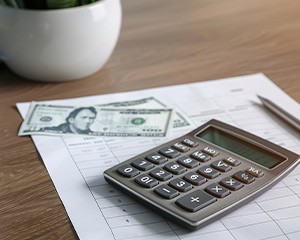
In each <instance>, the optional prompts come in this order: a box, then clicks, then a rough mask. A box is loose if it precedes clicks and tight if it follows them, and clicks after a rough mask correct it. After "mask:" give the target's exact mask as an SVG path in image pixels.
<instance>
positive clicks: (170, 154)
mask: <svg viewBox="0 0 300 240" xmlns="http://www.w3.org/2000/svg"><path fill="white" fill-rule="evenodd" d="M159 153H160V154H162V155H164V156H165V157H167V158H176V157H178V156H179V155H180V153H179V152H178V151H176V150H174V149H172V148H169V147H166V148H162V149H160V150H159Z"/></svg>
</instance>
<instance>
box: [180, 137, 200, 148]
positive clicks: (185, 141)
mask: <svg viewBox="0 0 300 240" xmlns="http://www.w3.org/2000/svg"><path fill="white" fill-rule="evenodd" d="M181 142H182V143H183V144H185V145H187V146H189V147H197V146H198V145H199V143H197V142H195V141H192V140H190V139H188V138H186V139H184V140H183V141H181Z"/></svg>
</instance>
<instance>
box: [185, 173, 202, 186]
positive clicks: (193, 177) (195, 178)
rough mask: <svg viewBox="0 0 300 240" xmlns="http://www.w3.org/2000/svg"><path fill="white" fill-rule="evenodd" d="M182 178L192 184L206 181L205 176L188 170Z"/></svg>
mask: <svg viewBox="0 0 300 240" xmlns="http://www.w3.org/2000/svg"><path fill="white" fill-rule="evenodd" d="M183 179H184V180H186V181H188V182H189V183H191V184H193V185H197V186H199V185H201V184H203V183H205V182H206V178H205V177H202V176H201V175H199V174H197V173H195V172H189V173H187V174H185V175H184V176H183Z"/></svg>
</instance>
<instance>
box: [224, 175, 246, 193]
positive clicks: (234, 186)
mask: <svg viewBox="0 0 300 240" xmlns="http://www.w3.org/2000/svg"><path fill="white" fill-rule="evenodd" d="M220 184H221V185H222V186H224V187H226V188H228V189H230V190H233V191H236V190H239V189H241V188H242V187H243V186H244V185H243V184H242V183H240V182H238V181H236V180H234V179H232V178H230V177H226V178H224V179H222V180H221V182H220Z"/></svg>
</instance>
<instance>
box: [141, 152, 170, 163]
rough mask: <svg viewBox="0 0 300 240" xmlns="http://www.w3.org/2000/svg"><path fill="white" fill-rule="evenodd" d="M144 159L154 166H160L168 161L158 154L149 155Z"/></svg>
mask: <svg viewBox="0 0 300 240" xmlns="http://www.w3.org/2000/svg"><path fill="white" fill-rule="evenodd" d="M146 159H147V160H149V161H150V162H152V163H154V164H162V163H165V162H166V161H167V160H168V159H167V158H166V157H164V156H162V155H160V154H158V153H151V154H149V155H147V156H146Z"/></svg>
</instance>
